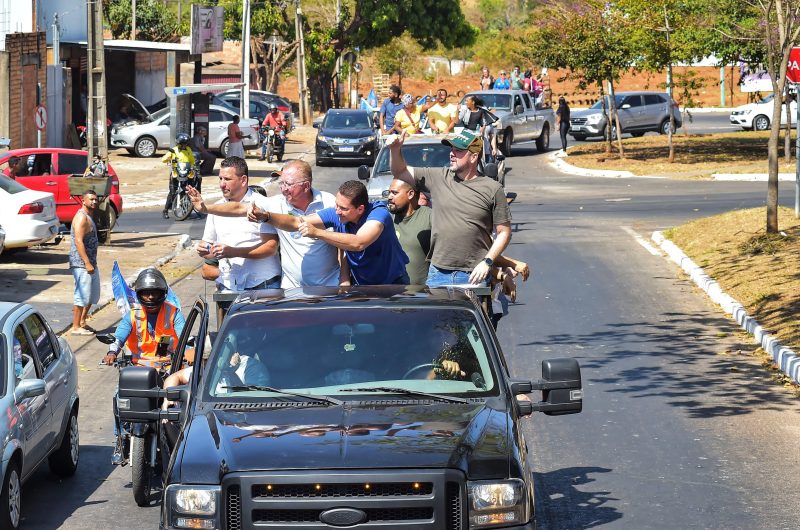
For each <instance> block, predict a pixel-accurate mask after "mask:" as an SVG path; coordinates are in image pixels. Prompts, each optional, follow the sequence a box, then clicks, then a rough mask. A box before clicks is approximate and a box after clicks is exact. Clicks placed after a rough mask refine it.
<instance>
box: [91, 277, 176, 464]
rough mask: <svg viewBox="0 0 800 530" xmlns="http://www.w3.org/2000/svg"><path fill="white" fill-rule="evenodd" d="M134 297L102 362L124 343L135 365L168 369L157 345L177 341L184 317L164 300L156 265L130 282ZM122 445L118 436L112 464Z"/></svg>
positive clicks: (119, 456)
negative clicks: (133, 305)
mask: <svg viewBox="0 0 800 530" xmlns="http://www.w3.org/2000/svg"><path fill="white" fill-rule="evenodd" d="M133 290H134V291H135V292H136V299H137V300H138V301H139V305H138V306H135V307H133V308H132V309H131V310H130V312H129V313H128V314H126V315H125V316H123V317H122V321H121V322H120V323H119V325H118V326H117V329H116V331H115V332H114V338H115V341H114V342H113V343H111V344H110V345H109V347H108V353H107V354H106V356H105V357H103V360H102V363H103V364H106V365H112V364H114V362H115V361H116V360H117V355H118V354H119V351H120V350H121V349H122V346H123V345H125V346H127V347H128V350H130V352H131V355H132V363H133V365H134V366H151V367H154V368H159V369H165V370H166V369H168V368H169V364H170V360H171V359H170V352H168V351H166V348H163V347H162V348H159V345H161V344H165V343H168V342H169V341H170V340H171V342H172V344H177V343H178V337H179V336H180V334H181V332H182V331H183V327H184V325H185V324H186V319H185V318H184V316H183V313H181V310H180V308H179V307H176V306H174V305H173V304H172V303H170V302H168V301H167V291H168V290H169V285H168V284H167V280H166V278H164V275H163V274H162V273H161V271H159V270H158V269H155V268H148V269H144V270H143V271H142V272H140V273H139V275H138V276H137V277H136V281H135V282H134V283H133ZM114 434H115V436H117V435H118V434H119V416H118V414H117V410H116V399H115V400H114ZM122 450H123V448H122V444H121V443H120V440H119V436H117V443H116V444H115V448H114V454H113V456H112V458H111V462H112V463H113V464H117V465H118V464H122V463H123V462H124V456H123V454H122Z"/></svg>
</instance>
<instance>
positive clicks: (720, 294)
mask: <svg viewBox="0 0 800 530" xmlns="http://www.w3.org/2000/svg"><path fill="white" fill-rule="evenodd" d="M651 238H652V239H653V241H654V242H655V243H656V244H657V245H658V246H660V247H661V249H662V250H663V251H664V252H665V253H666V254H667V256H669V258H670V259H671V260H672V261H674V262H675V263H676V264H677V265H678V266H679V267H680V268H681V269H683V271H684V272H686V274H688V275H689V277H690V278H691V279H692V280H693V281H694V283H696V284H697V286H698V287H700V288H701V289H703V290H704V291H705V292H706V294H708V296H709V298H711V300H712V301H713V302H714V303H716V304H718V305H719V306H720V307H722V309H723V310H724V311H725V312H726V313H728V314H729V315H731V316H732V317H733V319H734V320H735V321H736V322H737V323H738V324H739V325H740V326H741V327H742V329H744V330H745V331H747V332H748V333H750V334H751V335H752V336H753V339H754V340H755V342H756V343H757V344H760V345H761V347H762V348H764V351H766V352H767V353H769V354H770V355H771V356H772V359H773V360H774V361H775V363H776V364H777V365H778V366H779V367H780V369H781V371H783V373H785V374H786V375H787V376H789V377H790V378H791V379H792V381H794V382H795V383H798V384H800V357H798V355H797V354H796V353H795V352H794V351H793V350H792V349H790V348H787V347H786V346H784V345H782V344H781V343H780V342H779V341H778V339H777V338H776V337H775V336H773V335H770V334H769V333H767V332H766V331H765V330H764V328H762V327H761V324H759V323H758V322H757V321H756V320H755V319H754V318H753V317H751V316H750V315H748V314H747V311H746V310H745V308H744V306H742V304H740V303H739V302H737V301H736V300H734V299H733V298H732V297H731V296H730V295H728V294H726V293H725V292H724V291H723V290H722V287H720V285H719V284H718V283H717V282H716V280H714V279H713V278H711V277H710V276H709V275H708V274H706V272H705V271H704V270H703V269H702V268H701V267H699V266H698V265H697V264H695V263H694V261H692V260H691V259H690V258H689V257H688V256H687V255H686V254H685V253H684V252H683V251H682V250H681V249H680V248H679V247H678V246H677V245H675V243H673V242H672V241H670V240H669V239H667V238H665V237H664V234H662V233H661V232H659V231H656V232H653V235H652V236H651Z"/></svg>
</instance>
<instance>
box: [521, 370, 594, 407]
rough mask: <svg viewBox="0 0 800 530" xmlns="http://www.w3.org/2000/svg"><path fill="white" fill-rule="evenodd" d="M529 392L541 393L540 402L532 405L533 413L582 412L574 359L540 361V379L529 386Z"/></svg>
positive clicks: (579, 378)
mask: <svg viewBox="0 0 800 530" xmlns="http://www.w3.org/2000/svg"><path fill="white" fill-rule="evenodd" d="M512 388H513V386H512ZM531 390H541V391H542V400H541V401H539V402H538V403H533V404H532V410H533V411H537V412H544V413H545V414H547V415H548V416H560V415H562V414H577V413H578V412H581V410H583V389H582V384H581V367H580V365H579V364H578V361H576V360H575V359H546V360H544V361H542V378H541V379H540V380H539V381H538V382H536V383H532V384H531Z"/></svg>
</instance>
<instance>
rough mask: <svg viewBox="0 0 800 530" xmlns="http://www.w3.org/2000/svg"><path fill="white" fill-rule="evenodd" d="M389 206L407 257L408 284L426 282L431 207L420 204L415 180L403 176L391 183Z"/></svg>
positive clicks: (423, 283) (429, 246)
mask: <svg viewBox="0 0 800 530" xmlns="http://www.w3.org/2000/svg"><path fill="white" fill-rule="evenodd" d="M387 207H388V208H389V212H391V213H392V214H394V229H395V232H396V233H397V239H399V240H400V246H402V247H403V250H404V251H405V253H406V255H407V256H408V260H409V261H408V263H407V264H406V272H407V273H408V277H409V280H410V281H409V284H410V285H425V282H426V281H427V279H428V268H429V265H428V261H427V256H428V253H429V252H430V249H431V209H430V208H428V207H427V206H420V205H419V191H418V190H417V187H416V184H415V183H414V182H413V180H411V181H410V182H409V181H407V180H403V179H394V180H392V183H391V184H390V185H389V198H388V199H387Z"/></svg>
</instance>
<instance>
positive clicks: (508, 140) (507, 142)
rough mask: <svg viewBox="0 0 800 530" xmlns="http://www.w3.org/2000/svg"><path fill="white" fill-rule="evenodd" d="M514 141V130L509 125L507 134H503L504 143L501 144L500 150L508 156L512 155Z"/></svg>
mask: <svg viewBox="0 0 800 530" xmlns="http://www.w3.org/2000/svg"><path fill="white" fill-rule="evenodd" d="M513 143H514V131H513V130H512V129H511V128H510V127H509V128H508V129H506V132H505V134H503V145H501V146H500V150H501V151H503V154H504V155H505V156H507V157H509V156H511V144H513Z"/></svg>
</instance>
